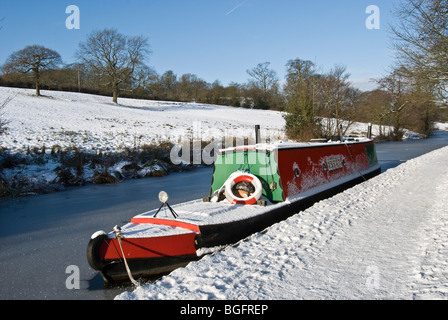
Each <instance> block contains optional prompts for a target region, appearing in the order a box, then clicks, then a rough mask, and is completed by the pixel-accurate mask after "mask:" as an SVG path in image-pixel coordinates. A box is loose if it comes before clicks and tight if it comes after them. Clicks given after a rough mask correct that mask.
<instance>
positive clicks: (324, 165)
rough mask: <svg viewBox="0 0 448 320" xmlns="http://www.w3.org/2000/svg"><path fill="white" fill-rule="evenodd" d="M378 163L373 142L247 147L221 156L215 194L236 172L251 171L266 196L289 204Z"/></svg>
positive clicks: (274, 200)
mask: <svg viewBox="0 0 448 320" xmlns="http://www.w3.org/2000/svg"><path fill="white" fill-rule="evenodd" d="M377 163H378V161H377V158H376V152H375V145H374V143H373V141H371V140H365V141H362V142H348V143H328V144H312V143H310V144H302V145H300V146H299V147H298V146H297V145H294V146H291V147H288V145H286V146H279V147H277V148H274V149H272V150H269V149H266V148H264V149H262V148H257V147H255V146H245V147H238V148H231V149H226V150H223V151H221V152H219V153H218V155H217V159H216V161H215V168H214V172H213V180H212V185H211V194H213V193H214V192H215V191H216V190H218V189H220V188H221V186H222V185H223V184H224V183H225V182H226V180H227V178H228V177H229V176H230V175H231V174H232V173H233V172H235V171H239V170H247V171H248V172H250V173H252V174H253V175H255V176H256V177H257V178H259V179H260V181H261V183H262V185H263V196H265V197H266V198H267V199H269V200H270V201H272V202H281V201H285V199H286V198H288V197H290V196H294V195H298V194H300V193H302V192H305V191H307V190H309V189H312V188H316V187H319V186H321V185H325V184H328V183H330V182H332V181H335V180H337V179H341V178H344V177H346V176H350V175H352V174H357V173H358V174H359V173H360V172H362V171H363V170H367V169H369V168H370V167H372V166H374V165H376V164H377Z"/></svg>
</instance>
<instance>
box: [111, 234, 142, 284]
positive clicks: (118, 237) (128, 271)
mask: <svg viewBox="0 0 448 320" xmlns="http://www.w3.org/2000/svg"><path fill="white" fill-rule="evenodd" d="M114 232H115V238H117V240H118V244H119V245H120V249H121V254H122V255H123V260H124V265H125V266H126V271H127V273H128V276H129V280H131V282H132V283H133V284H134V285H135V286H136V287H138V286H140V283H139V282H137V281H135V279H134V277H133V276H132V273H131V269H129V266H128V262H127V261H126V256H125V255H124V251H123V245H122V244H121V239H122V238H124V236H123V235H122V234H121V228H120V227H118V226H115V227H114Z"/></svg>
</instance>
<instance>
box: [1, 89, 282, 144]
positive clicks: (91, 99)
mask: <svg viewBox="0 0 448 320" xmlns="http://www.w3.org/2000/svg"><path fill="white" fill-rule="evenodd" d="M42 94H43V96H41V97H36V96H34V95H33V90H29V89H18V88H6V87H0V101H4V100H5V99H6V98H7V97H12V98H13V99H12V101H11V102H10V103H8V104H7V106H6V107H5V109H4V110H3V113H4V118H5V119H6V120H8V121H9V124H8V125H7V127H8V130H7V134H6V135H5V136H3V137H2V139H1V143H0V146H2V147H6V148H8V149H9V150H13V151H14V150H16V151H20V150H22V151H23V150H26V149H27V148H28V147H30V148H33V147H41V146H43V145H45V146H46V147H47V148H51V146H53V145H59V146H61V147H62V148H65V147H71V146H77V147H80V148H83V149H85V150H101V151H119V150H123V149H124V148H125V147H132V146H134V145H136V144H137V145H142V144H144V143H148V144H150V143H153V142H163V141H172V142H178V140H179V138H181V137H191V136H192V135H195V137H196V138H198V137H199V138H201V139H202V140H203V141H208V140H211V139H221V138H223V137H225V136H230V137H233V136H236V135H241V136H242V137H253V136H254V125H256V124H260V123H263V128H262V133H263V134H264V136H265V137H271V138H272V139H282V138H283V137H284V134H283V126H284V119H283V118H282V114H281V113H280V112H276V111H265V110H247V109H243V108H233V107H226V106H217V105H206V104H198V103H181V102H169V101H168V102H164V101H153V100H138V99H125V98H121V99H119V104H114V103H112V102H111V98H110V97H104V96H97V95H91V94H82V93H73V92H59V91H42ZM249 114H250V116H249ZM198 119H200V122H199V121H198ZM266 120H269V121H266Z"/></svg>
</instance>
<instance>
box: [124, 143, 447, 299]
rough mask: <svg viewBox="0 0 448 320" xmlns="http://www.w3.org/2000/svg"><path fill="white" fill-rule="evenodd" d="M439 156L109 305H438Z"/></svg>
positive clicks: (443, 291) (442, 217)
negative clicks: (335, 302)
mask: <svg viewBox="0 0 448 320" xmlns="http://www.w3.org/2000/svg"><path fill="white" fill-rule="evenodd" d="M447 159H448V147H445V148H442V149H438V150H436V151H433V152H430V153H428V154H426V155H423V156H421V157H418V158H415V159H413V160H410V161H408V162H406V163H404V164H402V165H400V166H398V167H396V168H393V169H390V170H388V171H386V172H385V173H383V174H381V175H379V176H377V177H375V178H373V179H371V180H369V181H367V182H364V183H362V184H360V185H357V186H355V187H353V188H351V189H349V190H346V191H345V192H343V193H341V194H338V195H336V196H334V197H332V198H330V199H326V200H323V201H321V202H319V203H316V204H315V205H314V206H313V207H311V208H309V209H307V210H305V211H303V212H301V213H299V214H297V215H295V216H293V217H291V218H289V219H288V220H285V221H283V222H281V223H278V224H276V225H274V226H272V227H271V228H269V229H267V230H266V232H263V233H258V234H255V235H253V236H251V237H249V238H248V239H246V240H244V241H241V242H240V243H239V244H238V245H237V246H230V247H227V248H226V249H225V250H223V251H220V252H217V253H215V254H213V255H210V256H206V257H204V258H203V259H202V260H200V261H198V262H195V263H190V264H189V265H188V266H187V267H185V268H181V269H178V270H176V271H174V272H172V273H171V274H170V275H168V276H165V277H163V278H162V279H160V280H158V281H156V282H154V283H152V284H150V285H147V286H142V287H139V288H137V289H136V290H135V291H133V292H125V293H123V294H121V295H119V296H117V297H116V299H176V300H178V299H229V300H237V299H447V298H448V167H447V164H448V161H447Z"/></svg>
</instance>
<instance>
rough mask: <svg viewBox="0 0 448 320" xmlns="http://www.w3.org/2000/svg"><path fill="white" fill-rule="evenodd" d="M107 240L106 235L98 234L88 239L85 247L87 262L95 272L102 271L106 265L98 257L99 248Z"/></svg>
mask: <svg viewBox="0 0 448 320" xmlns="http://www.w3.org/2000/svg"><path fill="white" fill-rule="evenodd" d="M107 239H108V236H107V234H100V235H98V236H96V237H94V238H93V239H90V241H89V244H88V245H87V252H86V254H87V262H88V263H89V265H90V266H91V267H92V268H93V269H95V270H98V271H100V270H102V269H103V268H104V267H105V266H106V265H107V264H108V263H106V262H105V261H104V259H103V258H101V257H100V256H99V249H100V246H101V245H102V244H103V243H104V242H105V241H106V240H107Z"/></svg>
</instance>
